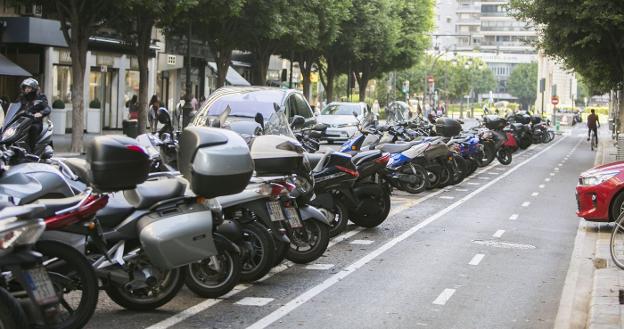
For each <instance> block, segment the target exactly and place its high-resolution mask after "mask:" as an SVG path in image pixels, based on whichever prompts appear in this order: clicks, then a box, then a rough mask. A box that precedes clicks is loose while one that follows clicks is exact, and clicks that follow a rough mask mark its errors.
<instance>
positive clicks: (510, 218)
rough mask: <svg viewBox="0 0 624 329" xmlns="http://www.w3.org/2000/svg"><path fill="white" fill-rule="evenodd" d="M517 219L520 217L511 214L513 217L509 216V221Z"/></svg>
mask: <svg viewBox="0 0 624 329" xmlns="http://www.w3.org/2000/svg"><path fill="white" fill-rule="evenodd" d="M518 217H520V215H518V214H513V215H511V216H509V220H516V219H518Z"/></svg>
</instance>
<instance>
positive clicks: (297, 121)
mask: <svg viewBox="0 0 624 329" xmlns="http://www.w3.org/2000/svg"><path fill="white" fill-rule="evenodd" d="M304 124H305V119H304V118H303V117H302V116H300V115H295V116H294V117H293V118H292V122H291V124H290V127H291V128H299V127H301V126H303V125H304Z"/></svg>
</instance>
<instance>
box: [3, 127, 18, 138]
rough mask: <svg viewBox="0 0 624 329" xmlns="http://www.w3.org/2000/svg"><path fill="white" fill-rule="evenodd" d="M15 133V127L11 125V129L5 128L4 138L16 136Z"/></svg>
mask: <svg viewBox="0 0 624 329" xmlns="http://www.w3.org/2000/svg"><path fill="white" fill-rule="evenodd" d="M15 133H16V130H15V128H13V127H9V129H7V130H5V132H4V133H3V134H2V140H6V139H9V138H11V137H13V136H15Z"/></svg>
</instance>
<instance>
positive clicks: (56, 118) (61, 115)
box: [50, 109, 68, 135]
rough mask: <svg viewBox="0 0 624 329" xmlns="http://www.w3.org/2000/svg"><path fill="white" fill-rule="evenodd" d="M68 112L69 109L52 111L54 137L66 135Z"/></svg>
mask: <svg viewBox="0 0 624 329" xmlns="http://www.w3.org/2000/svg"><path fill="white" fill-rule="evenodd" d="M67 112H68V111H67V109H52V113H50V120H51V121H52V123H53V124H54V129H53V130H52V133H53V134H54V135H65V128H66V123H67Z"/></svg>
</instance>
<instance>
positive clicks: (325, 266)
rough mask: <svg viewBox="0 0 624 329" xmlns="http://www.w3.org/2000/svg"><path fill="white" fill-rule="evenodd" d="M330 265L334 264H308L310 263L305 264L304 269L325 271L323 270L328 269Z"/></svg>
mask: <svg viewBox="0 0 624 329" xmlns="http://www.w3.org/2000/svg"><path fill="white" fill-rule="evenodd" d="M332 267H334V264H310V265H306V267H305V269H306V270H320V271H325V270H329V269H330V268H332Z"/></svg>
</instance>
